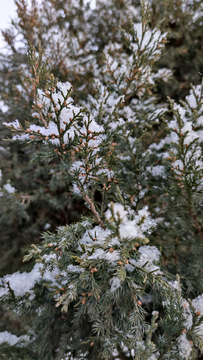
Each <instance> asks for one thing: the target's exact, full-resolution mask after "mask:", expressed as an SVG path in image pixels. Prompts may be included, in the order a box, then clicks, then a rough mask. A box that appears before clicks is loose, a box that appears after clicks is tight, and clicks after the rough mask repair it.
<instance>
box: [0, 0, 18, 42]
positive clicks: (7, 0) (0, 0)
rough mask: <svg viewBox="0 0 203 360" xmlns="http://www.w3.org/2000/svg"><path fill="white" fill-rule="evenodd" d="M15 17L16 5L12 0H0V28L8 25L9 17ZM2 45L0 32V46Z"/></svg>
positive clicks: (2, 28)
mask: <svg viewBox="0 0 203 360" xmlns="http://www.w3.org/2000/svg"><path fill="white" fill-rule="evenodd" d="M14 17H16V6H15V3H14V0H0V29H1V30H4V29H5V28H8V27H9V23H10V21H11V20H10V19H11V18H12V19H13V18H14ZM3 46H4V42H3V38H2V35H1V33H0V48H2V47H3Z"/></svg>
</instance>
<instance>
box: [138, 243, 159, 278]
mask: <svg viewBox="0 0 203 360" xmlns="http://www.w3.org/2000/svg"><path fill="white" fill-rule="evenodd" d="M138 252H139V253H140V254H141V256H140V258H139V260H138V261H135V260H131V262H132V263H133V265H135V266H138V267H143V266H144V265H145V264H146V263H147V262H148V263H147V264H146V265H145V267H144V269H145V270H146V271H147V272H151V271H153V273H154V274H155V275H161V274H162V272H161V271H160V268H159V266H157V265H155V264H154V262H158V261H159V259H160V256H161V253H160V251H159V250H158V249H157V248H156V247H155V246H149V245H145V246H141V247H140V248H139V250H138Z"/></svg>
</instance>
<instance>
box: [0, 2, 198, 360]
mask: <svg viewBox="0 0 203 360" xmlns="http://www.w3.org/2000/svg"><path fill="white" fill-rule="evenodd" d="M16 4H17V5H18V14H19V17H20V19H21V21H19V23H16V24H14V25H15V28H16V29H18V30H19V29H20V31H21V33H23V39H26V41H27V46H28V43H30V44H31V45H30V50H29V53H28V61H27V59H26V56H25V49H24V48H23V49H22V52H23V51H24V55H23V56H22V59H23V58H24V60H23V61H24V65H23V66H22V67H21V69H18V71H21V73H19V78H18V80H17V84H16V83H15V84H16V85H12V86H14V89H15V92H16V91H17V90H16V89H18V93H17V94H16V93H15V96H17V99H16V105H15V106H14V105H13V103H12V99H11V98H10V97H9V96H7V97H6V95H5V92H4V94H2V98H3V100H4V102H5V103H6V104H7V106H8V108H9V109H8V111H7V112H6V116H5V119H4V120H5V121H4V124H5V125H7V130H6V131H7V134H9V129H11V130H13V131H14V133H15V135H14V136H12V137H11V140H10V141H9V142H7V143H6V147H4V148H3V150H2V151H3V152H5V151H7V153H5V159H8V160H9V162H10V163H12V164H13V158H12V156H13V157H14V159H15V158H16V157H15V156H16V155H15V154H17V159H16V162H15V164H16V165H17V164H18V165H21V164H22V163H21V161H22V160H21V159H20V156H21V155H20V154H21V151H22V149H26V150H24V151H25V152H26V153H28V156H27V157H26V159H25V163H24V164H22V165H21V166H20V169H23V170H22V171H23V174H24V173H25V174H26V172H28V171H29V170H31V171H32V173H31V174H29V175H27V179H29V180H26V178H25V180H26V181H27V182H26V186H27V190H29V194H28V195H27V194H26V193H25V189H24V187H23V186H22V184H21V181H20V179H21V177H20V176H22V173H21V175H20V176H19V172H20V170H19V169H18V167H17V168H15V169H14V172H13V174H15V171H16V172H17V175H15V176H14V175H13V178H12V177H11V176H10V181H8V170H7V167H6V165H3V166H2V167H3V169H2V170H3V171H2V173H3V175H1V181H2V184H1V200H2V203H1V207H2V217H1V223H2V225H3V226H5V224H9V225H10V227H9V228H7V227H6V226H5V229H4V234H6V235H4V236H5V238H4V239H3V241H2V243H3V244H4V243H5V240H6V238H7V239H10V237H11V234H14V236H15V233H17V238H15V237H13V239H14V240H13V244H14V246H15V242H16V241H18V239H19V235H20V232H19V230H18V229H17V228H16V229H13V225H14V224H16V223H17V225H18V226H19V227H20V231H21V233H22V235H23V237H25V238H26V237H28V238H29V236H30V237H31V238H32V239H33V234H36V235H35V236H38V233H39V230H40V226H38V224H35V223H34V225H33V228H31V224H32V223H33V222H34V217H36V210H35V209H36V208H37V206H38V208H39V209H40V210H39V213H38V215H37V217H39V221H40V218H41V217H45V218H44V219H43V220H41V221H42V222H41V223H40V224H41V228H43V227H44V226H45V225H46V222H47V221H49V222H50V219H51V221H52V222H54V225H55V226H56V225H60V226H59V227H58V228H57V229H56V231H55V232H53V231H52V232H51V231H47V232H44V233H43V234H42V241H41V242H39V239H37V241H35V243H33V245H32V246H31V249H30V250H29V253H28V255H26V256H25V258H24V260H25V261H29V262H30V261H33V260H35V265H34V267H33V268H32V270H31V271H30V272H26V271H24V272H21V273H19V272H15V273H13V274H12V275H5V276H4V277H2V279H1V290H0V295H1V303H2V308H3V309H6V310H7V311H9V312H10V313H13V315H14V316H15V318H16V319H20V324H21V325H20V326H21V329H20V332H17V331H16V334H17V335H20V334H26V335H21V336H20V337H17V336H16V335H14V334H11V333H12V332H13V331H10V332H8V331H7V330H10V328H9V326H8V327H7V330H6V331H4V332H1V333H0V339H1V344H0V354H1V357H2V359H8V358H9V359H10V358H11V359H18V358H19V359H39V360H41V359H43V360H46V359H47V360H48V359H50V360H51V359H61V360H62V359H64V360H65V359H78V360H79V359H81V360H82V359H145V360H156V359H159V360H160V359H177V360H184V359H186V360H187V359H198V358H201V353H202V352H203V295H202V293H203V289H202V286H203V285H202V271H201V270H202V260H201V259H202V250H203V244H202V238H203V232H202V226H203V225H202V218H201V207H202V200H201V196H202V191H203V189H202V178H203V170H202V169H203V166H202V160H203V159H202V116H203V85H198V86H196V87H192V88H191V92H190V95H189V96H188V97H186V100H185V102H182V103H181V105H180V104H176V103H174V102H173V101H172V100H170V99H169V104H170V107H171V113H172V114H173V115H172V116H173V119H172V120H171V121H169V120H167V116H166V110H167V105H166V104H165V105H160V104H159V103H158V102H157V99H156V97H155V95H154V94H155V91H156V90H155V88H156V84H157V83H158V82H161V81H164V80H167V78H168V77H169V76H170V75H171V72H170V71H169V70H168V69H158V71H156V66H155V64H157V61H158V60H159V59H160V57H161V52H162V51H163V49H164V46H165V43H166V33H164V34H161V31H160V30H158V29H157V28H154V29H153V30H150V27H149V25H150V17H149V10H147V8H146V7H145V4H144V3H143V4H142V6H141V16H140V14H139V7H138V8H137V9H136V8H135V5H136V4H135V3H133V2H132V3H131V2H130V1H129V2H123V1H119V3H118V4H117V6H118V8H119V9H118V10H117V11H116V7H115V2H114V1H112V2H109V3H108V5H107V4H106V3H104V2H103V1H102V2H101V3H100V2H98V7H97V8H96V9H91V8H90V7H89V5H88V4H87V5H84V4H83V2H81V1H80V2H78V3H77V2H74V3H73V4H72V3H71V2H70V3H69V4H68V3H67V2H61V3H59V2H55V1H50V2H46V5H47V6H46V9H45V3H44V2H42V7H44V13H45V14H46V16H47V17H45V18H44V21H42V16H40V12H39V10H38V8H37V4H36V3H35V2H33V5H32V6H33V8H32V12H31V11H30V12H29V10H28V9H27V7H26V4H25V2H24V1H17V2H16ZM71 5H72V8H71ZM70 8H71V11H70ZM54 11H56V12H55V13H54V14H53V12H54ZM109 14H110V15H109ZM28 15H29V16H30V17H29V16H28ZM54 15H55V18H54V21H53V22H52V24H51V21H52V20H53V16H54ZM114 15H115V16H114ZM104 19H105V21H104ZM46 20H47V21H48V20H49V22H47V21H46ZM27 21H29V22H30V24H32V25H31V26H32V27H33V31H32V32H30V27H26V23H27ZM47 24H48V25H47ZM50 24H51V25H50ZM56 24H58V25H57V26H58V29H60V31H59V34H60V39H59V34H58V33H57V31H56V28H55V27H56ZM107 24H108V27H107ZM116 26H117V29H116ZM118 26H119V27H118ZM35 27H36V31H34V30H35ZM47 29H49V30H50V29H52V30H50V32H47ZM107 29H108V31H107ZM109 29H111V31H109ZM101 30H102V31H105V34H106V35H105V37H104V36H101ZM5 35H6V36H8V35H9V34H8V33H7V34H5ZM37 35H39V36H37ZM38 38H39V39H40V41H39V39H38ZM8 39H9V41H10V45H11V46H12V47H13V50H12V51H13V54H14V53H15V48H14V44H15V41H14V39H15V34H10V38H9V37H8ZM46 43H47V44H48V45H49V46H46ZM50 44H51V45H50ZM59 46H61V48H60V50H59ZM42 48H44V51H43V50H42ZM57 48H58V52H57ZM18 51H19V50H18ZM13 54H12V55H11V59H12V61H13ZM52 54H54V56H51V55H52ZM48 55H50V60H49V63H48V59H47V58H48ZM61 57H62V58H61ZM17 61H19V58H18V60H17ZM59 63H60V64H61V65H60V66H58V65H59ZM8 68H9V66H8ZM65 69H68V71H65ZM5 73H6V76H9V70H8V69H7V70H6V69H5V71H4V74H5ZM55 76H57V77H58V78H59V79H56V78H55ZM11 78H12V79H14V75H12V76H11ZM18 81H20V82H21V84H20V85H21V87H19V83H18ZM69 81H71V82H72V83H73V87H72V85H71V83H70V82H69ZM73 99H74V100H73ZM19 103H20V104H22V109H21V110H22V113H21V112H19V113H17V109H18V107H19ZM23 104H24V105H23ZM23 107H24V108H23ZM23 109H26V110H23ZM15 111H16V117H18V119H19V120H15V121H13V116H14V113H15ZM24 111H25V113H24ZM24 114H27V115H26V120H25V119H24V117H25V116H24ZM22 115H23V119H22V118H21V116H22ZM9 117H10V120H12V121H10V122H9ZM9 152H10V153H9ZM14 155H15V156H14ZM29 158H31V159H32V163H31V164H30V163H29ZM18 165H17V166H18ZM33 174H34V175H35V176H33ZM39 175H40V179H41V182H40V184H38V183H37V180H38V178H39ZM30 176H32V177H33V181H34V183H32V184H30V183H29V181H30ZM17 179H18V181H17ZM23 179H24V177H23ZM42 182H43V183H42ZM59 188H60V193H58V192H59V190H58V189H59ZM50 191H52V193H51V195H50ZM67 191H68V192H71V194H72V195H70V196H69V197H68V196H67ZM67 202H68V205H67ZM47 204H48V205H47ZM75 204H76V205H75ZM79 204H83V205H82V206H81V207H78V205H79ZM74 206H77V207H78V209H77V219H76V220H75V221H74V218H72V219H67V218H66V216H67V214H66V216H65V219H64V220H63V221H61V215H60V216H59V218H60V219H59V221H58V223H57V220H55V219H58V217H57V215H58V214H57V213H58V211H60V210H63V212H66V209H67V207H68V208H69V209H70V210H69V211H70V213H71V212H72V211H73V207H74ZM50 208H51V210H50ZM9 209H12V213H11V215H10V214H9ZM34 211H35V212H34ZM33 212H34V213H33ZM8 214H9V215H10V216H9V215H8ZM84 215H85V216H84ZM28 216H29V217H28ZM79 217H80V219H79ZM47 219H49V220H47ZM45 221H46V222H45ZM9 222H10V223H9ZM65 222H68V224H67V225H64V223H65ZM25 223H26V225H25ZM70 223H71V224H70ZM54 225H53V223H52V227H51V228H50V230H52V229H54V228H55V226H54ZM47 227H48V226H45V228H44V230H46V228H47ZM24 243H25V241H24ZM7 246H8V245H7ZM6 250H7V249H6V248H5V253H6ZM32 264H33V262H31V265H32ZM177 274H179V275H177ZM11 330H12V328H11Z"/></svg>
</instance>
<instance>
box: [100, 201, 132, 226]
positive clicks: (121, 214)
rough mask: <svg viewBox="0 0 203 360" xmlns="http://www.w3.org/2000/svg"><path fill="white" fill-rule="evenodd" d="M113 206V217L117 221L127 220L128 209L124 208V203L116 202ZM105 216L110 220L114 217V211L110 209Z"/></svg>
mask: <svg viewBox="0 0 203 360" xmlns="http://www.w3.org/2000/svg"><path fill="white" fill-rule="evenodd" d="M109 207H110V204H109ZM111 208H112V210H113V217H114V219H115V220H116V221H118V220H120V221H121V222H125V220H127V211H126V210H125V209H124V206H123V205H122V204H119V203H114V204H112V205H111ZM105 217H106V219H107V220H110V219H111V218H112V212H111V210H110V209H108V210H107V211H106V213H105Z"/></svg>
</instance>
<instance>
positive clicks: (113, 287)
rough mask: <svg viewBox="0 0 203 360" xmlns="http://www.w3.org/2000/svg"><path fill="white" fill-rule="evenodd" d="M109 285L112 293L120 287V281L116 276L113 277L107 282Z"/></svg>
mask: <svg viewBox="0 0 203 360" xmlns="http://www.w3.org/2000/svg"><path fill="white" fill-rule="evenodd" d="M109 285H110V286H111V290H110V291H111V292H113V291H115V290H117V289H118V288H119V287H120V286H121V281H120V279H119V278H118V277H117V276H114V277H112V278H111V279H110V280H109Z"/></svg>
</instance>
